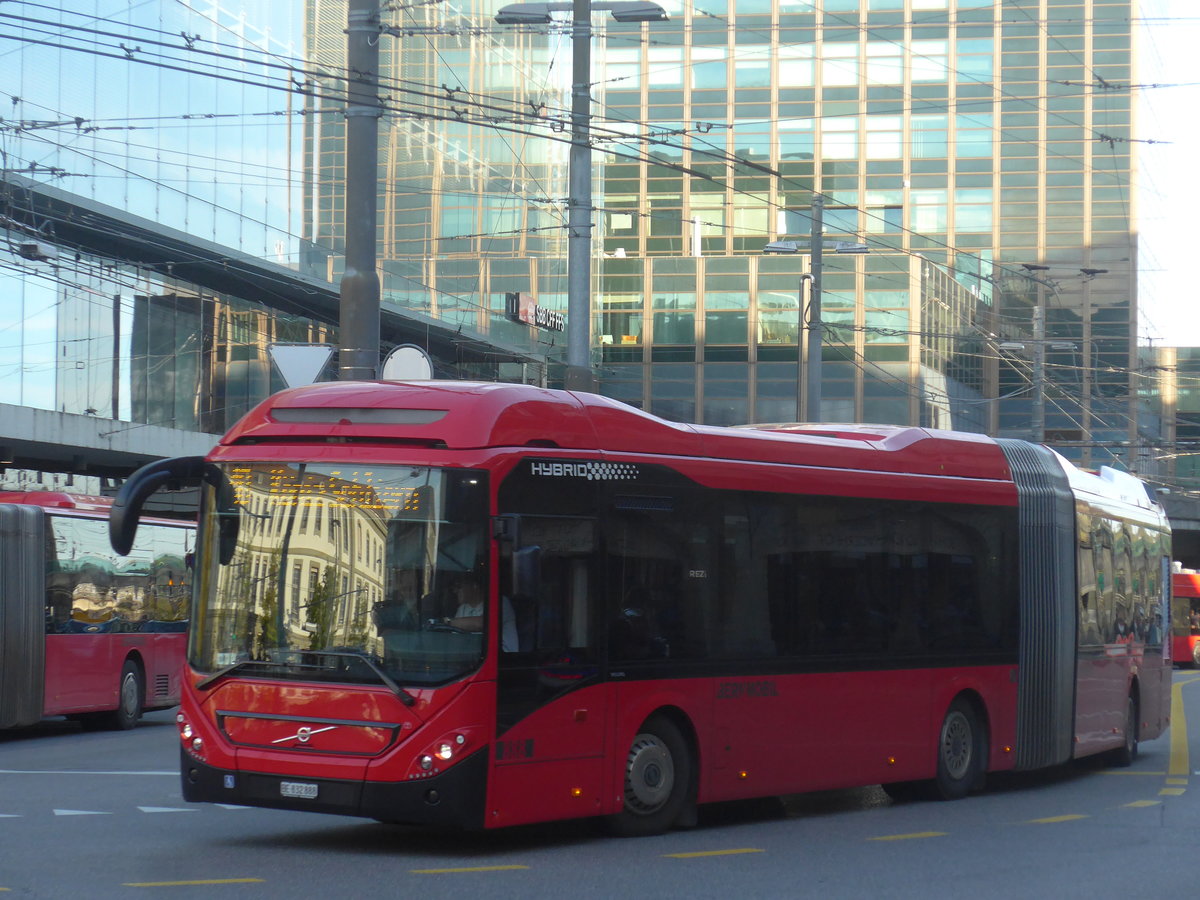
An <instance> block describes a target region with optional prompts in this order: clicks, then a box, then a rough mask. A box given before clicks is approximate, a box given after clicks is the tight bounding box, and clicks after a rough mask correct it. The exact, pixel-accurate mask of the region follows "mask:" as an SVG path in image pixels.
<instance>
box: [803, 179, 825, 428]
mask: <svg viewBox="0 0 1200 900" xmlns="http://www.w3.org/2000/svg"><path fill="white" fill-rule="evenodd" d="M824 213H825V198H824V197H822V196H820V195H819V194H816V195H814V196H813V199H812V241H811V253H812V255H811V257H810V258H809V271H810V272H811V277H810V279H809V286H808V295H809V296H808V370H807V371H808V391H807V398H808V403H807V405H806V408H805V410H804V421H807V422H818V421H820V419H821V266H822V259H821V250H822V242H823V241H824V231H825V225H824Z"/></svg>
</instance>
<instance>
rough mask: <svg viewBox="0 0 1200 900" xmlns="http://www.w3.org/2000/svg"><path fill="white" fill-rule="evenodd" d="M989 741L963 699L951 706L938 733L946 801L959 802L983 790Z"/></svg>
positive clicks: (940, 784) (940, 792)
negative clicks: (974, 791) (973, 791)
mask: <svg viewBox="0 0 1200 900" xmlns="http://www.w3.org/2000/svg"><path fill="white" fill-rule="evenodd" d="M986 747H987V741H986V734H985V731H984V728H983V726H982V725H981V724H980V722H979V718H978V716H977V715H976V714H975V710H974V708H973V707H972V706H971V704H970V703H968V702H967V701H966V700H965V699H963V698H962V697H959V698H958V699H956V700H955V701H954V702H953V703H951V704H950V708H949V709H948V710H947V711H946V718H945V719H944V720H943V721H942V729H941V731H940V732H939V733H938V758H937V778H936V779H935V780H934V786H935V788H936V790H937V796H938V797H940V798H941V799H943V800H958V799H960V798H962V797H965V796H966V795H967V794H968V793H970V792H971V791H972V790H978V789H979V788H981V787H982V786H983V780H984V774H985V772H986V768H985V766H986V758H987V750H986Z"/></svg>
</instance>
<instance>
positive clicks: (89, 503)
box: [0, 491, 196, 728]
mask: <svg viewBox="0 0 1200 900" xmlns="http://www.w3.org/2000/svg"><path fill="white" fill-rule="evenodd" d="M111 506H112V502H111V500H109V499H107V498H104V497H87V496H80V495H73V494H65V493H59V492H50V491H35V492H28V493H25V492H11V491H9V492H0V728H15V727H20V726H24V725H32V724H34V723H35V722H37V721H39V720H41V719H43V718H45V717H47V716H60V715H65V716H69V717H71V718H75V719H79V720H80V721H82V722H84V723H85V724H88V725H91V724H96V725H108V726H111V727H115V728H132V727H133V726H134V725H135V724H137V721H138V719H139V718H140V717H141V714H142V711H143V710H146V709H162V708H166V707H170V706H175V705H177V704H178V703H179V683H180V677H179V676H180V671H181V668H182V665H183V659H184V648H185V647H186V644H187V634H186V630H187V615H188V605H189V601H190V599H191V568H190V566H191V563H192V560H193V552H194V545H195V537H196V528H195V524H194V523H192V524H188V523H185V522H177V521H170V520H157V519H148V520H147V522H146V525H147V526H148V527H146V528H145V530H143V531H139V533H138V540H137V542H136V544H135V545H134V546H133V547H132V548H131V549H132V552H131V553H130V554H129V555H128V556H125V557H120V556H117V555H116V554H114V553H113V551H112V548H111V546H110V544H109V541H108V531H107V527H108V514H109V510H110V508H111Z"/></svg>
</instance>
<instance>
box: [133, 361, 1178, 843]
mask: <svg viewBox="0 0 1200 900" xmlns="http://www.w3.org/2000/svg"><path fill="white" fill-rule="evenodd" d="M184 480H189V481H194V482H196V483H200V484H201V519H200V531H199V537H198V549H197V559H198V563H197V568H196V579H197V587H196V592H195V601H194V608H193V617H192V630H191V634H190V642H189V648H188V663H187V671H186V676H185V679H184V684H183V697H182V702H181V708H180V715H179V734H180V742H181V769H182V783H183V793H184V797H185V798H186V799H188V800H191V801H207V802H220V803H235V804H244V805H250V806H264V807H276V808H283V809H295V810H309V811H314V812H329V813H340V814H350V815H358V816H365V817H372V818H376V819H378V820H381V821H386V822H405V823H416V824H437V825H455V826H468V827H476V828H492V827H500V826H507V825H516V824H521V823H529V822H538V821H547V820H553V819H564V818H575V817H583V816H595V817H604V818H605V819H606V821H607V823H608V824H609V825H610V826H611V828H612V829H613V830H614V831H615V832H617V833H620V834H650V833H657V832H661V831H663V830H665V829H668V828H670V827H672V826H674V825H677V824H680V823H686V822H687V821H689V820H690V819H692V817H693V816H694V814H695V808H696V805H697V804H701V803H708V802H713V801H725V800H735V799H742V798H749V797H759V796H769V795H777V794H787V793H796V792H802V791H811V790H820V789H829V788H839V787H848V786H854V785H864V784H883V785H884V786H885V788H886V789H887V790H888V791H889V792H890V793H892V794H893V795H894V796H909V795H912V794H914V793H930V794H932V795H935V796H940V797H943V798H947V799H952V798H957V797H962V796H964V795H965V794H967V793H969V792H971V791H974V790H978V789H979V788H981V786H982V785H983V783H984V779H985V776H986V775H987V773H988V772H995V771H1004V770H1027V769H1035V768H1039V767H1046V766H1054V765H1058V764H1062V763H1065V762H1067V761H1069V760H1071V759H1072V758H1075V757H1080V756H1088V755H1093V754H1100V753H1105V754H1109V755H1110V756H1111V758H1112V760H1113V761H1114V762H1115V763H1117V764H1123V765H1128V764H1129V763H1130V762H1131V761H1132V760H1133V758H1134V756H1135V755H1136V753H1137V747H1138V741H1139V740H1147V739H1151V738H1154V737H1157V736H1158V735H1159V734H1161V733H1162V731H1163V730H1164V728H1165V727H1166V725H1167V722H1168V715H1169V691H1170V679H1171V665H1170V649H1169V642H1167V641H1165V637H1164V622H1165V621H1166V618H1167V617H1166V614H1167V612H1168V600H1169V581H1170V579H1169V571H1170V569H1169V560H1170V556H1171V553H1170V550H1171V546H1170V532H1169V528H1168V525H1167V521H1166V518H1165V516H1164V514H1163V511H1162V509H1161V508H1160V507H1159V505H1158V504H1157V503H1156V502H1155V501H1154V500H1153V499H1152V497H1151V496H1150V495H1149V494H1148V492H1147V491H1146V489H1145V487H1144V486H1143V485H1142V483H1141V482H1139V481H1138V480H1137V479H1135V478H1133V477H1132V476H1129V475H1126V474H1123V473H1120V472H1116V471H1112V470H1101V472H1100V473H1099V474H1088V473H1085V472H1081V471H1079V470H1077V469H1075V468H1074V467H1073V466H1072V465H1071V464H1070V463H1068V462H1067V461H1066V460H1064V459H1063V458H1062V457H1060V456H1058V455H1057V454H1055V453H1054V452H1053V451H1051V450H1049V449H1047V448H1045V447H1042V446H1038V445H1034V444H1029V443H1026V442H1024V441H1017V440H993V439H991V438H987V437H984V436H982V435H976V434H956V433H949V432H936V431H928V430H924V429H920V428H907V427H898V426H886V425H885V426H871V425H833V426H822V425H785V426H755V427H744V428H717V427H706V426H700V425H685V424H678V423H672V422H667V421H663V420H661V419H657V418H655V417H653V416H651V415H648V414H645V413H643V412H641V411H639V410H636V409H633V408H631V407H628V406H625V405H624V404H621V403H618V402H616V401H612V400H609V399H606V398H604V397H600V396H597V395H592V394H584V393H572V392H565V391H553V390H542V389H538V388H535V387H530V386H522V385H510V384H471V383H452V382H433V381H430V382H424V383H413V384H403V383H383V382H380V383H350V382H342V383H332V384H319V385H312V386H309V387H304V388H296V389H293V390H287V391H283V392H280V393H278V394H275V395H274V396H272V397H270V398H268V399H267V400H266V401H264V402H263V403H262V404H260V405H259V406H258V407H256V408H255V409H254V410H252V411H251V412H250V413H249V414H248V415H247V416H246V417H245V418H244V419H243V420H242V421H241V422H240V423H239V424H238V425H237V426H235V427H234V428H233V429H232V430H231V431H230V432H229V433H228V434H227V435H226V436H225V437H224V438H223V439H222V440H221V442H220V443H219V445H218V446H217V447H215V448H214V450H213V451H212V452H211V453H210V454H209V455H208V456H207V457H204V458H198V457H188V458H179V459H174V460H162V461H159V462H156V463H153V464H151V465H149V466H147V467H144V468H143V469H141V470H139V471H138V472H137V473H135V474H134V476H133V477H132V478H131V479H130V480H129V481H128V482H126V484H125V485H124V487H123V488H122V491H121V493H120V495H119V496H118V497H117V500H116V503H115V505H114V507H113V513H112V520H111V537H112V541H113V546H114V548H115V549H116V550H117V551H118V552H124V550H125V549H126V548H127V547H128V546H129V544H130V542H131V541H132V539H133V537H134V535H135V534H137V533H140V531H139V530H138V528H137V520H138V516H139V511H140V509H141V506H142V503H143V502H144V501H145V499H146V497H148V496H149V495H150V494H151V493H152V492H153V491H154V490H155V489H156V487H157V486H159V485H161V484H164V483H166V482H169V481H184Z"/></svg>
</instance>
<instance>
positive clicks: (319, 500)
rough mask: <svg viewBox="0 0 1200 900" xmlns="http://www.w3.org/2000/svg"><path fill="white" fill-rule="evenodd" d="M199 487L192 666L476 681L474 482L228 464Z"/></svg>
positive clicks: (390, 470)
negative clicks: (210, 481) (472, 676)
mask: <svg viewBox="0 0 1200 900" xmlns="http://www.w3.org/2000/svg"><path fill="white" fill-rule="evenodd" d="M218 468H219V471H220V473H221V476H222V477H221V478H219V479H213V481H214V482H216V483H215V484H206V485H205V487H204V492H205V493H204V498H203V501H202V509H203V510H204V514H203V517H202V522H203V524H202V526H201V534H200V538H199V549H198V554H197V556H198V559H200V560H202V561H203V567H202V571H201V572H200V573H198V575H197V587H196V604H195V610H194V619H193V630H192V632H191V641H190V644H189V649H188V656H189V661H190V662H191V665H192V666H193V667H194V668H195V669H196V670H197V671H200V672H206V673H209V677H208V678H207V679H206V681H209V682H211V681H215V680H217V679H219V678H221V677H222V676H223V674H225V673H228V674H230V675H233V674H236V675H237V676H238V677H245V676H250V677H254V676H259V677H267V678H294V679H297V680H305V681H314V680H315V681H337V682H352V683H370V684H380V683H382V684H384V685H387V686H389V687H392V688H393V689H396V690H401V691H402V688H400V687H399V686H402V685H409V686H414V685H416V686H424V685H435V684H441V683H445V682H447V681H450V680H453V679H455V678H459V677H461V676H462V675H464V674H466V673H468V672H471V671H473V670H474V669H475V668H476V667H478V665H479V662H480V660H481V659H482V656H483V650H484V646H485V645H484V642H483V626H484V622H485V621H486V619H485V615H484V609H485V606H486V604H485V603H484V601H483V598H485V597H486V596H487V592H486V586H487V577H486V576H487V571H486V565H487V541H486V537H487V530H486V525H487V500H486V498H487V487H486V474H485V473H483V472H479V471H475V470H466V469H439V468H429V467H421V466H394V465H380V466H364V465H361V464H344V465H339V464H330V463H279V462H262V463H230V464H222V465H220V466H219V467H218Z"/></svg>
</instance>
